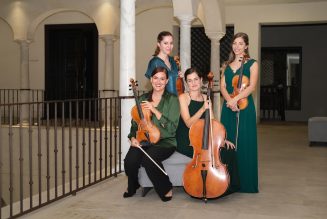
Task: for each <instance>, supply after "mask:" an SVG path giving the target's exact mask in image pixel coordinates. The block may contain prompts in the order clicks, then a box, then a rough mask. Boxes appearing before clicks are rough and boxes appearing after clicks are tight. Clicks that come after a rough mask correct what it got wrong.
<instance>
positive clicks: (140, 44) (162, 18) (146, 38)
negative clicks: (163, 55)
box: [135, 7, 177, 90]
mask: <svg viewBox="0 0 327 219" xmlns="http://www.w3.org/2000/svg"><path fill="white" fill-rule="evenodd" d="M174 24H175V25H177V23H176V22H175V21H174V20H173V9H172V8H167V7H166V8H156V9H153V10H148V11H144V12H142V13H140V14H137V15H136V19H135V25H136V27H135V29H136V35H135V36H136V46H135V49H136V79H137V80H138V81H139V83H138V84H139V89H140V90H145V89H149V83H148V79H146V78H145V76H144V74H145V71H146V69H147V66H148V62H149V60H150V59H151V58H152V55H153V53H154V51H155V48H156V46H157V36H158V34H159V32H161V31H164V30H166V31H169V32H171V33H173V25H174ZM176 42H177V40H175V41H174V46H175V47H177V45H176Z"/></svg>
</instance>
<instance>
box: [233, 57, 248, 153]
mask: <svg viewBox="0 0 327 219" xmlns="http://www.w3.org/2000/svg"><path fill="white" fill-rule="evenodd" d="M245 58H246V57H245V55H244V56H243V57H242V60H240V61H241V62H242V63H241V68H240V76H239V79H238V84H242V83H241V80H242V77H243V66H244V62H245ZM238 87H239V86H238ZM239 123H240V110H238V111H237V112H236V135H235V151H237V143H238V127H239Z"/></svg>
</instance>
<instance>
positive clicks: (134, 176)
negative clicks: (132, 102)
mask: <svg viewBox="0 0 327 219" xmlns="http://www.w3.org/2000/svg"><path fill="white" fill-rule="evenodd" d="M150 80H151V84H152V91H150V92H149V93H145V94H143V95H142V96H141V97H140V98H139V101H140V102H141V101H142V104H141V105H142V106H143V107H144V108H145V109H146V110H150V111H151V113H152V118H151V120H152V123H153V124H154V125H155V126H157V128H158V129H159V131H160V139H159V141H158V142H157V143H155V144H152V145H150V146H145V147H143V149H144V150H145V151H146V152H147V154H148V155H149V156H150V157H151V158H152V159H153V160H154V161H155V162H156V163H157V164H158V165H159V166H160V167H161V168H162V169H164V167H163V165H162V161H163V160H165V159H167V158H168V157H170V155H172V154H173V153H174V151H175V150H176V138H175V135H176V128H177V125H178V119H179V113H180V111H179V103H178V99H177V97H176V96H175V95H172V94H170V93H169V92H167V91H165V87H166V85H167V83H168V74H167V71H166V69H165V68H164V67H157V68H155V69H154V70H153V72H152V74H151V78H150ZM137 130H138V125H137V123H136V122H135V121H134V120H132V126H131V131H130V134H129V135H128V138H129V139H130V141H131V147H130V148H129V150H128V152H127V154H126V157H125V160H124V161H125V162H124V167H125V173H126V175H127V177H128V187H127V191H126V192H125V193H124V195H123V196H124V198H127V197H131V196H133V195H134V194H135V192H136V190H137V189H138V188H139V187H140V185H139V182H138V172H139V168H140V166H141V165H142V166H143V167H144V168H145V171H146V173H147V175H148V176H149V179H150V180H151V182H152V184H153V186H154V189H155V190H156V192H157V193H158V195H159V197H160V198H161V200H162V201H169V200H171V198H172V183H171V182H170V180H169V177H168V176H167V175H165V174H164V173H163V172H162V171H161V170H160V169H159V168H158V167H157V166H156V165H155V164H154V163H153V162H152V161H151V160H150V159H149V158H148V157H147V156H146V155H145V154H143V152H142V151H141V150H140V149H139V148H138V147H139V146H140V145H141V142H139V141H138V140H137V139H136V132H137Z"/></svg>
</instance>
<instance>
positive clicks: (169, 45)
mask: <svg viewBox="0 0 327 219" xmlns="http://www.w3.org/2000/svg"><path fill="white" fill-rule="evenodd" d="M173 40H174V39H173V35H172V34H171V33H170V32H168V31H162V32H160V33H159V34H158V37H157V47H156V50H155V52H154V54H153V57H152V58H151V60H150V61H149V63H148V68H147V70H146V72H145V77H147V78H148V79H150V78H151V73H152V71H153V69H155V68H156V67H159V66H161V67H164V68H165V69H166V70H167V72H168V79H169V80H168V84H167V86H166V90H167V91H168V92H170V93H172V94H175V95H177V89H176V80H177V78H178V77H182V73H181V72H180V71H179V70H178V66H177V64H176V62H175V60H174V58H173V57H172V56H170V54H171V52H172V50H173V47H174V44H173Z"/></svg>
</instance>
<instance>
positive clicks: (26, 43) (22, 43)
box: [14, 39, 32, 46]
mask: <svg viewBox="0 0 327 219" xmlns="http://www.w3.org/2000/svg"><path fill="white" fill-rule="evenodd" d="M14 41H15V42H16V43H18V44H20V45H25V46H28V45H29V44H31V43H32V40H28V39H15V40H14Z"/></svg>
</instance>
